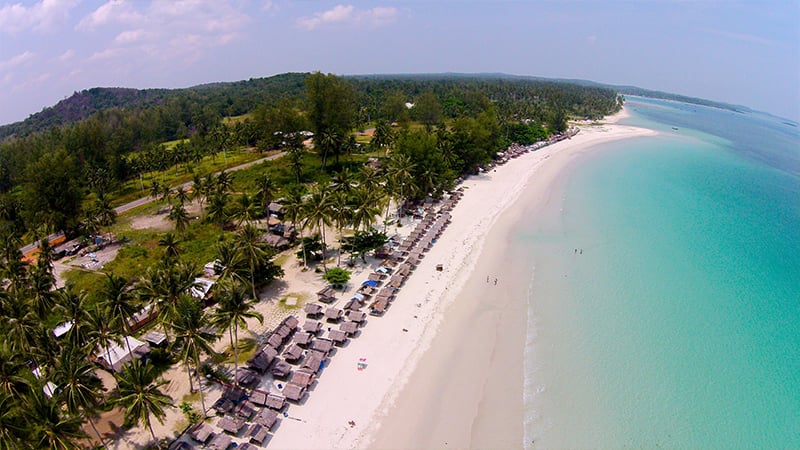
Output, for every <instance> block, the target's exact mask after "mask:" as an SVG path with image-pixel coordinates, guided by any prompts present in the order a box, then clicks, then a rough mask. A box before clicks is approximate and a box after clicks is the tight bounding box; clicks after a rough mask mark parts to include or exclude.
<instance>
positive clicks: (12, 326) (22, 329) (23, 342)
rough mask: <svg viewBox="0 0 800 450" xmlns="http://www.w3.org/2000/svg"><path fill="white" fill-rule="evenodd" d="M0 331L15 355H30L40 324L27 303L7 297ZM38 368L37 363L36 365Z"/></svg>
mask: <svg viewBox="0 0 800 450" xmlns="http://www.w3.org/2000/svg"><path fill="white" fill-rule="evenodd" d="M1 319H2V330H3V334H4V338H5V342H7V343H8V346H9V349H10V350H11V351H12V352H14V353H17V354H21V355H25V354H30V353H31V350H32V349H33V347H34V345H33V343H34V342H35V340H36V339H35V338H36V333H37V329H38V328H39V327H41V322H40V321H39V318H38V317H36V314H35V313H34V312H33V311H31V309H30V306H29V305H28V303H27V302H26V301H25V300H24V299H22V298H19V297H17V296H13V295H12V296H8V297H6V298H5V299H4V301H3V316H2V318H1ZM36 365H37V366H38V363H37V364H36Z"/></svg>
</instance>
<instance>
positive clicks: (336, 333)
mask: <svg viewBox="0 0 800 450" xmlns="http://www.w3.org/2000/svg"><path fill="white" fill-rule="evenodd" d="M351 323H352V322H351ZM342 325H344V324H342ZM328 338H330V340H332V341H333V342H334V343H335V344H344V343H345V342H347V333H345V332H344V331H342V330H331V331H329V332H328Z"/></svg>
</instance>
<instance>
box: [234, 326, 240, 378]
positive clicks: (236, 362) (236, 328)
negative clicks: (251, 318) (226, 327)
mask: <svg viewBox="0 0 800 450" xmlns="http://www.w3.org/2000/svg"><path fill="white" fill-rule="evenodd" d="M233 340H234V343H233V379H234V380H236V385H237V386H238V385H239V381H238V380H237V377H236V375H237V374H238V373H239V324H238V323H236V322H234V323H233Z"/></svg>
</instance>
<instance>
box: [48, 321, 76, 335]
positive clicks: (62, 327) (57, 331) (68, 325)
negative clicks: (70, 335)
mask: <svg viewBox="0 0 800 450" xmlns="http://www.w3.org/2000/svg"><path fill="white" fill-rule="evenodd" d="M73 325H75V321H73V320H70V321H69V322H64V323H60V324H58V325H57V326H56V327H55V328H53V336H55V337H57V338H60V337H61V336H63V335H65V334H67V332H68V331H69V330H71V329H72V326H73Z"/></svg>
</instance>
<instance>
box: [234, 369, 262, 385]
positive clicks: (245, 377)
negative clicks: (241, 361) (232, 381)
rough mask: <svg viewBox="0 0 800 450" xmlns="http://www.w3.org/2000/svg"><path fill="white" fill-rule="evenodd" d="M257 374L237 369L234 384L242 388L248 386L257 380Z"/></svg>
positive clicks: (252, 371) (248, 370)
mask: <svg viewBox="0 0 800 450" xmlns="http://www.w3.org/2000/svg"><path fill="white" fill-rule="evenodd" d="M259 378H260V377H259V375H258V372H256V371H255V370H250V369H248V368H246V367H239V371H238V372H236V382H238V383H239V384H241V385H244V386H250V385H252V384H254V383H255V382H257V381H258V380H259Z"/></svg>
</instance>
